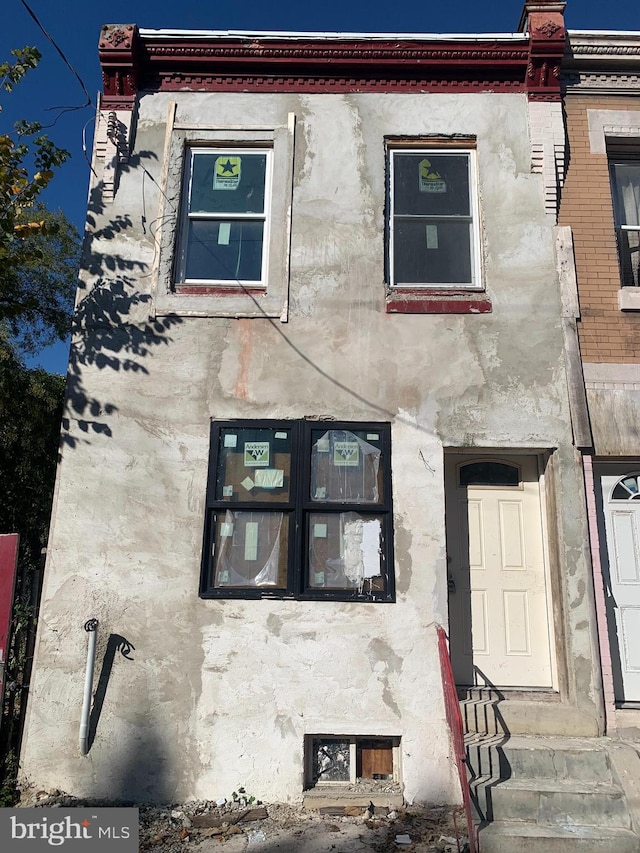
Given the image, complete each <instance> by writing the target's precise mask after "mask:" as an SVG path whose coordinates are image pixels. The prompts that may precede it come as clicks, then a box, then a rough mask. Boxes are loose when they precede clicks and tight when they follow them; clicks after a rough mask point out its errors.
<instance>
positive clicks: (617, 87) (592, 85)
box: [562, 69, 640, 96]
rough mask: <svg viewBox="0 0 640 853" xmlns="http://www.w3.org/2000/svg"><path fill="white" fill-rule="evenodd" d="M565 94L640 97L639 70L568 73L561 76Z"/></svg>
mask: <svg viewBox="0 0 640 853" xmlns="http://www.w3.org/2000/svg"><path fill="white" fill-rule="evenodd" d="M562 87H563V90H564V91H565V92H566V93H567V94H581V93H584V94H594V95H627V96H629V95H634V96H635V95H640V69H638V71H637V72H635V73H626V72H622V71H620V72H616V71H608V72H607V71H603V72H598V73H596V72H593V71H591V72H590V71H569V72H567V73H565V74H563V75H562Z"/></svg>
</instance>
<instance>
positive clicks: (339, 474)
mask: <svg viewBox="0 0 640 853" xmlns="http://www.w3.org/2000/svg"><path fill="white" fill-rule="evenodd" d="M381 453H382V452H381V450H380V448H379V447H376V446H375V445H373V444H370V443H369V442H368V441H365V440H364V439H363V438H361V437H359V436H358V435H357V434H356V433H354V432H351V431H349V430H343V429H337V430H336V429H332V430H327V431H326V432H324V433H322V434H321V435H320V436H319V437H318V438H316V440H315V441H314V442H313V444H312V446H311V495H310V497H311V500H312V501H318V502H331V503H379V502H380V497H381V483H380V476H379V474H380V456H381Z"/></svg>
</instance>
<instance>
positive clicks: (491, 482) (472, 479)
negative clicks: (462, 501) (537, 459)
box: [458, 459, 520, 486]
mask: <svg viewBox="0 0 640 853" xmlns="http://www.w3.org/2000/svg"><path fill="white" fill-rule="evenodd" d="M458 481H459V485H460V486H519V485H520V469H519V468H518V466H516V465H510V464H508V463H507V462H498V461H495V460H493V459H476V460H474V461H472V462H466V463H464V464H463V465H460V467H459V468H458Z"/></svg>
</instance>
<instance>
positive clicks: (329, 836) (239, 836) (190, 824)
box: [20, 791, 468, 853]
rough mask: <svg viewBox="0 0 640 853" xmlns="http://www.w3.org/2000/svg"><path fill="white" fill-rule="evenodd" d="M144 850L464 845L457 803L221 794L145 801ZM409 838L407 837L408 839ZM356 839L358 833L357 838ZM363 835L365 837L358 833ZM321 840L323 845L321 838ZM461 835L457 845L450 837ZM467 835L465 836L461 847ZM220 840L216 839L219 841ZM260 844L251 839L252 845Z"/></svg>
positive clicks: (39, 799)
mask: <svg viewBox="0 0 640 853" xmlns="http://www.w3.org/2000/svg"><path fill="white" fill-rule="evenodd" d="M20 805H21V806H24V807H27V806H36V807H38V808H56V807H58V808H59V807H62V806H89V805H93V806H116V805H117V806H122V805H128V806H131V805H136V804H135V803H131V802H127V803H124V802H122V801H117V802H116V801H111V802H109V801H104V800H101V801H96V800H81V799H76V798H74V797H70V796H68V795H67V794H64V793H63V792H61V791H50V792H48V793H47V792H38V794H37V795H35V796H31V797H29V796H23V799H22V801H21V803H20ZM139 809H140V845H139V850H140V853H147V851H148V853H205V851H207V853H209V851H212V850H216V851H217V850H218V848H219V850H220V853H225V851H228V853H232V851H234V853H235V851H240V850H243V851H245V850H247V851H248V850H249V849H251V850H253V849H254V848H253V845H254V844H255V849H256V850H261V849H262V847H261V846H260V845H261V844H262V843H263V842H265V841H266V845H265V849H266V847H269V848H272V847H273V849H277V848H278V847H280V846H285V847H286V846H291V845H293V846H292V847H291V849H300V850H303V849H304V846H305V841H306V838H305V836H307V835H308V838H309V840H310V842H311V843H312V844H313V849H314V850H319V849H324V847H325V841H324V839H323V836H324V835H325V834H326V850H327V851H328V853H335V851H339V850H341V849H342V850H345V851H348V850H352V849H355V848H354V847H352V846H351V845H352V844H353V843H354V842H355V843H356V844H357V845H358V846H357V849H358V850H361V851H362V853H398V851H399V850H407V851H408V850H410V851H411V853H447V851H450V850H452V849H453V850H454V851H456V853H457V849H458V844H457V842H456V839H455V838H454V835H456V829H455V825H454V823H453V817H452V814H453V808H452V807H446V806H431V807H427V806H423V807H418V806H416V807H411V808H398V809H394V810H391V811H389V809H388V808H386V807H382V806H376V807H375V811H374V814H373V816H371V812H370V809H369V808H365V807H364V806H352V805H351V806H340V807H333V806H330V807H323V808H322V809H319V810H318V811H306V810H304V809H302V808H301V807H300V806H297V805H288V804H284V803H271V804H268V805H266V806H260V807H256V808H247V807H246V806H244V807H243V806H241V805H240V804H239V803H238V802H228V801H227V802H225V803H224V805H219V804H218V802H217V801H215V800H191V801H188V802H185V803H173V804H171V805H168V806H166V805H165V806H162V807H160V806H151V805H143V806H139ZM405 838H407V839H409V841H408V842H406V841H404V843H401V841H400V840H403V839H405ZM349 839H351V841H350V842H349ZM356 839H359V841H357V840H356ZM318 840H320V844H321V845H322V847H319V846H318ZM452 841H453V842H454V845H455V846H453V848H452V847H451V845H450V843H451V842H452ZM465 842H466V839H460V849H461V850H464V849H468V848H465ZM212 844H213V846H211V845H212ZM250 844H251V845H252V846H251V847H249V845H250Z"/></svg>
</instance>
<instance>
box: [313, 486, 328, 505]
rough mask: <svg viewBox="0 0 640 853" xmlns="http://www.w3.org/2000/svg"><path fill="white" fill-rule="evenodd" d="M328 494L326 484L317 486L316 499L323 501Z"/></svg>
mask: <svg viewBox="0 0 640 853" xmlns="http://www.w3.org/2000/svg"><path fill="white" fill-rule="evenodd" d="M326 496H327V487H326V486H316V496H315V497H316V500H317V501H322V500H324V499H325V498H326Z"/></svg>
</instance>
